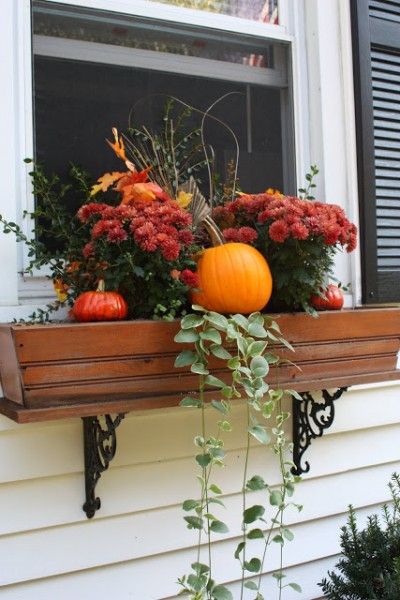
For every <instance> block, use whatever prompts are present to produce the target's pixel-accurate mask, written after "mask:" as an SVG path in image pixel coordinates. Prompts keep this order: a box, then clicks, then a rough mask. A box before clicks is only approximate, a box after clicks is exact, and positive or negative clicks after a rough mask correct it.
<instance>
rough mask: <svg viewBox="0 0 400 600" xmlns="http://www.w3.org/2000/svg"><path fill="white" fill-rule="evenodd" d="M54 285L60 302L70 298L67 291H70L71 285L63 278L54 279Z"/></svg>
mask: <svg viewBox="0 0 400 600" xmlns="http://www.w3.org/2000/svg"><path fill="white" fill-rule="evenodd" d="M53 287H54V291H55V293H56V296H57V300H59V301H60V302H65V301H66V299H67V298H68V294H67V293H66V292H67V291H68V288H69V286H68V285H67V284H65V283H64V282H63V281H62V279H55V280H54V281H53Z"/></svg>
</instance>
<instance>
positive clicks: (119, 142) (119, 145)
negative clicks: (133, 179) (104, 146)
mask: <svg viewBox="0 0 400 600" xmlns="http://www.w3.org/2000/svg"><path fill="white" fill-rule="evenodd" d="M111 131H112V132H113V136H114V143H112V142H110V140H107V139H106V142H107V143H108V144H109V145H110V146H111V148H112V149H113V150H114V152H115V154H116V155H117V156H118V158H120V159H121V160H124V161H126V160H127V158H126V154H125V144H124V140H123V139H122V135H120V136H119V137H118V129H117V128H116V127H113V128H112V130H111Z"/></svg>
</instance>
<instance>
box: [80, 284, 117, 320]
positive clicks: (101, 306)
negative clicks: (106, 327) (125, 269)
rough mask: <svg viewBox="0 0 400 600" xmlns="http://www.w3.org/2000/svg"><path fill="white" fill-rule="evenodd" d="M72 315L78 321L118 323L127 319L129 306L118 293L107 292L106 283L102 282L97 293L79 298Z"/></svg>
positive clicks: (87, 293)
mask: <svg viewBox="0 0 400 600" xmlns="http://www.w3.org/2000/svg"><path fill="white" fill-rule="evenodd" d="M72 314H73V316H74V317H75V319H76V320H77V321H117V320H120V319H125V317H126V316H127V314H128V305H127V303H126V301H125V299H124V298H123V297H122V296H121V294H118V292H105V291H104V281H100V282H99V285H98V288H97V290H96V291H95V292H83V294H80V295H79V296H78V298H77V299H76V300H75V304H74V306H73V307H72Z"/></svg>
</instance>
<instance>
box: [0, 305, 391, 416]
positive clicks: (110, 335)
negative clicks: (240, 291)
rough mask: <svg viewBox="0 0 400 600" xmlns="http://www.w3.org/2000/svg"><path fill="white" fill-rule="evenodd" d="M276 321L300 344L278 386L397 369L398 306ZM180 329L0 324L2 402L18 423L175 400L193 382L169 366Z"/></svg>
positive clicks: (354, 378)
mask: <svg viewBox="0 0 400 600" xmlns="http://www.w3.org/2000/svg"><path fill="white" fill-rule="evenodd" d="M279 324H280V327H281V329H282V332H283V334H284V335H285V337H286V338H287V339H288V340H289V341H290V342H291V343H292V344H293V345H294V347H295V350H296V352H295V354H292V353H289V352H288V351H287V350H284V349H281V351H280V353H281V355H284V356H287V357H289V358H291V359H292V360H294V361H295V362H296V364H297V365H298V366H299V367H300V369H301V370H299V369H297V368H295V367H293V366H291V365H287V366H284V367H280V369H279V371H276V370H275V372H272V373H271V377H270V380H271V381H272V382H279V385H280V386H284V387H290V388H293V389H296V390H298V391H311V390H320V389H327V388H330V387H331V388H333V387H344V386H349V385H355V384H360V383H369V382H377V381H385V380H390V379H400V370H399V369H397V361H398V352H399V339H400V308H380V309H356V310H344V311H340V312H326V313H320V316H319V319H313V318H312V317H310V316H308V315H306V314H304V313H296V314H284V315H281V316H280V317H279ZM177 330H178V323H177V322H175V323H166V322H157V321H124V322H118V323H115V322H108V323H103V322H102V323H87V324H86V323H85V324H83V323H79V324H78V323H76V324H75V323H73V324H72V323H71V324H68V323H65V324H64V323H63V324H49V325H2V326H1V327H0V354H1V363H0V374H1V381H2V386H3V393H4V398H3V399H2V400H1V401H0V412H1V413H3V414H5V415H7V416H8V417H10V418H11V419H13V420H15V421H17V422H20V423H22V422H29V421H44V420H50V419H59V418H66V417H85V416H89V415H101V414H106V413H111V412H121V413H122V412H128V411H132V410H142V409H148V408H160V407H168V406H175V405H177V404H178V403H179V400H180V398H181V397H182V395H183V394H186V393H187V392H189V391H191V390H192V389H195V387H196V376H194V375H192V374H191V373H189V372H188V371H187V369H175V368H174V366H173V365H174V360H175V356H176V355H177V354H178V352H179V351H180V349H181V347H180V346H179V345H178V344H176V343H175V342H174V341H173V338H174V335H175V333H176V332H177ZM289 355H290V356H289ZM219 364H220V365H221V366H220V368H221V372H220V373H218V375H219V376H220V377H222V378H223V376H224V374H223V371H222V367H223V365H222V363H219ZM219 364H218V360H217V359H216V361H215V368H216V369H218V368H219Z"/></svg>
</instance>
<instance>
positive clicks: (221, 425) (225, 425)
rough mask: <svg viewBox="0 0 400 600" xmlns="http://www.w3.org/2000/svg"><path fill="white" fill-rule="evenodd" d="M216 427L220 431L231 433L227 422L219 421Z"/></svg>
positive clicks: (230, 426) (230, 427)
mask: <svg viewBox="0 0 400 600" xmlns="http://www.w3.org/2000/svg"><path fill="white" fill-rule="evenodd" d="M218 426H219V427H221V429H222V431H232V425H231V424H230V423H229V421H219V422H218Z"/></svg>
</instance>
